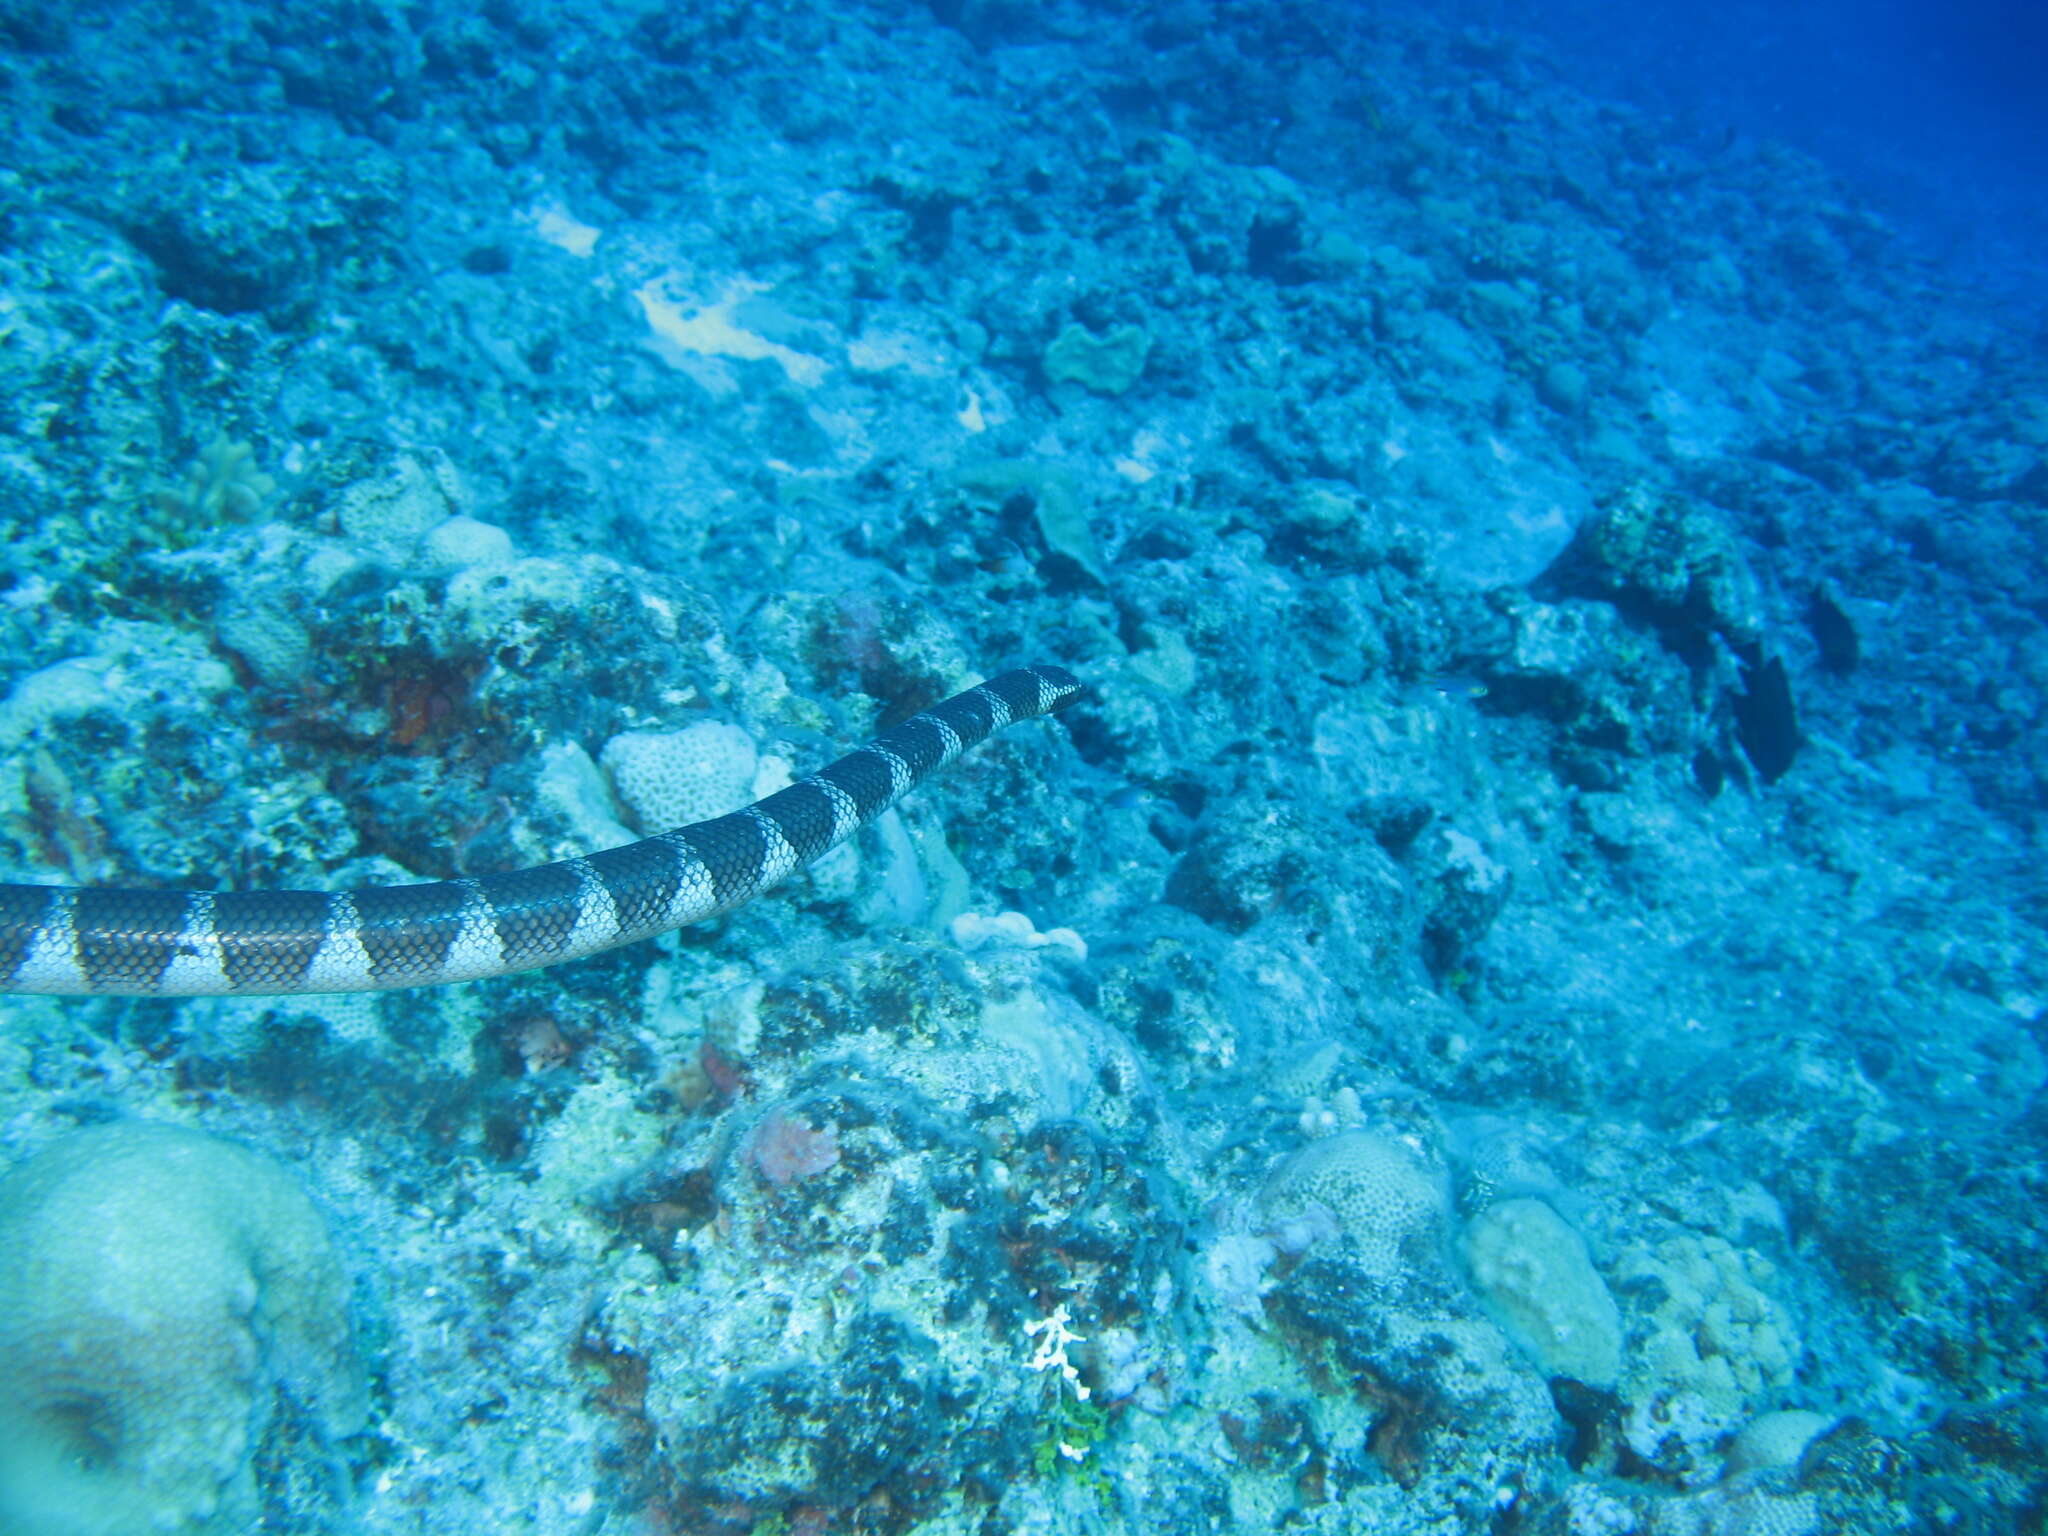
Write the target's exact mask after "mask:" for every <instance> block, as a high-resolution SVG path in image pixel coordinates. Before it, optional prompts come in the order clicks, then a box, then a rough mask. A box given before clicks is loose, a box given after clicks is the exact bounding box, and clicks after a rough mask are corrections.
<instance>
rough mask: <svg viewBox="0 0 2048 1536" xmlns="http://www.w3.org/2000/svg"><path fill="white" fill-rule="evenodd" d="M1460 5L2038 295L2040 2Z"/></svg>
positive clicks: (1514, 1)
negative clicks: (1805, 171) (1836, 179)
mask: <svg viewBox="0 0 2048 1536" xmlns="http://www.w3.org/2000/svg"><path fill="white" fill-rule="evenodd" d="M1455 3H1456V4H1457V6H1458V10H1459V14H1460V15H1461V17H1462V18H1463V19H1464V20H1466V21H1468V22H1470V23H1472V24H1475V25H1483V26H1491V27H1497V28H1500V29H1502V30H1505V31H1508V32H1512V33H1516V34H1519V35H1522V36H1524V37H1528V38H1531V39H1535V40H1538V41H1540V43H1541V44H1542V46H1543V48H1544V50H1545V51H1546V52H1547V53H1549V54H1550V56H1551V57H1552V58H1554V59H1555V60H1556V61H1557V63H1558V65H1559V66H1560V67H1561V68H1562V69H1563V70H1564V71H1565V73H1566V74H1567V75H1568V76H1569V77H1570V78H1571V79H1572V81H1573V82H1574V83H1575V84H1577V85H1579V86H1580V87H1582V88H1583V89H1585V90H1587V91H1589V92H1591V93H1593V94H1596V95H1601V96H1607V97H1612V98H1616V99H1620V100H1624V101H1628V102H1630V103H1632V104H1635V105H1637V106H1639V107H1643V108H1646V109H1650V110H1654V111H1659V112H1664V113H1669V114H1670V115H1672V116H1673V117H1676V118H1678V119H1680V120H1682V121H1684V122H1685V123H1686V124H1687V125H1688V126H1689V128H1690V130H1691V131H1692V132H1693V133H1695V134H1696V135H1698V136H1699V137H1700V138H1701V139H1702V140H1704V141H1707V142H1709V143H1715V144H1720V143H1727V144H1728V145H1729V147H1730V148H1731V149H1737V150H1739V149H1740V147H1741V143H1740V141H1741V140H1743V139H1776V140H1780V141H1783V142H1785V143H1789V144H1793V145H1796V146H1798V147H1800V148H1802V149H1805V150H1807V151H1809V152H1811V153H1813V154H1815V155H1818V156H1819V157H1821V158H1822V159H1824V160H1825V161H1827V162H1828V164H1829V165H1831V166H1832V167H1833V168H1835V169H1836V170H1837V171H1838V172H1840V173H1841V175H1842V176H1843V177H1844V178H1845V179H1846V180H1847V181H1848V182H1849V183H1851V184H1852V185H1853V186H1854V187H1856V188H1857V190H1858V191H1860V192H1861V193H1863V194H1864V195H1866V196H1868V197H1870V198H1871V199H1872V200H1873V201H1874V202H1875V203H1876V204H1877V206H1878V207H1880V208H1881V209H1882V210H1883V211H1884V213H1885V214H1886V215H1887V217H1889V218H1890V219H1891V220H1892V221H1893V222H1895V223H1896V224H1897V225H1898V227H1899V228H1900V229H1901V230H1902V231H1903V232H1905V233H1906V234H1908V235H1910V236H1911V237H1913V239H1914V240H1915V242H1916V243H1917V244H1919V245H1920V246H1921V247H1922V248H1923V249H1924V250H1926V251H1927V252H1928V253H1929V254H1930V255H1933V256H1935V257H1937V258H1938V259H1940V260H1941V261H1943V262H1944V263H1947V264H1950V265H1951V266H1952V267H1953V268H1954V269H1955V270H1956V272H1957V273H1958V275H1959V276H1965V277H1967V278H1969V279H1971V280H1973V281H1976V282H1981V283H1982V284H1984V285H1985V286H1988V287H1991V288H1994V289H1996V290H1998V291H2001V292H2003V293H2006V294H2009V295H2011V296H2014V297H2018V298H2022V299H2025V300H2027V301H2029V302H2031V303H2033V304H2035V305H2039V304H2041V303H2043V302H2048V4H2044V3H2042V0H1961V3H1956V0H1946V3H1945V0H1790V3H1788V0H1723V3H1716V4H1701V3H1698V0H1627V3H1617V0H1455ZM1428 9H1430V10H1431V11H1433V12H1434V13H1436V14H1439V15H1441V14H1442V13H1443V11H1442V7H1441V6H1431V7H1428Z"/></svg>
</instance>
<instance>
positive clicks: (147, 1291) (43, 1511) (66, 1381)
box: [0, 1122, 364, 1536]
mask: <svg viewBox="0 0 2048 1536" xmlns="http://www.w3.org/2000/svg"><path fill="white" fill-rule="evenodd" d="M347 1300H348V1285H347V1281H346V1280H345V1278H344V1277H343V1274H342V1271H341V1268H340V1266H339V1264H338V1263H337V1262H336V1259H335V1254H334V1249H333V1246H332V1245H331V1243H330V1242H329V1240H328V1236H327V1231H326V1228H325V1226H324V1225H323V1223H322V1221H321V1219H320V1215H319V1212H318V1211H316V1210H315V1209H314V1207H313V1203H312V1201H311V1200H309V1199H308V1198H307V1197H306V1195H305V1194H304V1193H303V1192H302V1191H301V1190H300V1189H299V1187H298V1185H297V1184H295V1183H294V1182H293V1181H292V1179H291V1177H290V1176H289V1175H288V1174H287V1173H286V1172H285V1171H284V1170H283V1169H282V1168H280V1167H278V1166H277V1165H276V1164H275V1163H272V1162H270V1161H269V1160H268V1159H266V1158H263V1157H260V1156H258V1155H257V1154H256V1153H254V1152H250V1151H248V1150H246V1149H245V1148H242V1147H239V1146H236V1145H234V1144H233V1143H230V1142H225V1141H221V1140H218V1139H216V1138H214V1137H211V1136H206V1135H202V1134H200V1133H198V1132H196V1131H188V1130H182V1129H179V1128H176V1127H173V1126H165V1125H148V1124H143V1123H139V1122H125V1123H118V1124H114V1125H106V1126H100V1127H97V1128H95V1129H92V1130H86V1131H80V1132H78V1133H76V1134H75V1135H72V1136H68V1137H66V1138H64V1139H63V1140H60V1141H58V1142H56V1143H54V1144H53V1145H51V1146H50V1147H48V1148H46V1149H45V1150H43V1151H42V1152H39V1153H37V1154H36V1155H35V1156H33V1157H31V1158H29V1159H28V1160H27V1161H25V1162H23V1163H21V1164H19V1165H18V1166H16V1167H15V1168H13V1169H12V1170H10V1171H9V1172H8V1174H7V1175H6V1177H5V1178H0V1361H4V1362H5V1379H6V1386H7V1390H6V1391H5V1392H4V1393H0V1536H137V1533H142V1532H152V1533H163V1536H219V1533H226V1532H230V1531H233V1532H242V1531H245V1530H251V1529H254V1528H255V1525H256V1522H257V1510H256V1502H257V1499H256V1480H255V1474H254V1472H253V1469H252V1457H253V1455H254V1452H255V1450H256V1447H257V1444H258V1442H259V1441H260V1439H261V1438H262V1435H263V1432H264V1429H265V1427H266V1425H267V1422H268V1420H269V1416H270V1411H271V1407H272V1403H273V1400H274V1397H275V1395H276V1392H277V1390H278V1389H280V1388H281V1389H283V1390H284V1391H285V1392H287V1393H288V1394H289V1395H290V1396H291V1398H292V1399H293V1400H294V1401H295V1402H296V1403H298V1404H299V1405H300V1406H301V1407H302V1408H303V1409H304V1410H305V1412H306V1414H307V1416H308V1419H309V1421H310V1424H311V1426H312V1428H313V1429H314V1430H315V1431H316V1432H317V1433H320V1434H324V1435H326V1436H327V1437H329V1438H330V1439H332V1438H334V1437H338V1436H340V1435H345V1434H348V1433H350V1432H352V1431H353V1430H355V1429H356V1428H358V1427H359V1426H360V1424H361V1421H362V1418H363V1412H364V1403H363V1388H362V1380H361V1376H360V1373H359V1369H358V1364H357V1360H356V1356H355V1354H354V1351H353V1347H352V1341H351V1337H350V1330H349V1324H348V1314H347Z"/></svg>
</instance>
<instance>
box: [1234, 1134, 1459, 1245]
mask: <svg viewBox="0 0 2048 1536" xmlns="http://www.w3.org/2000/svg"><path fill="white" fill-rule="evenodd" d="M1263 1203H1264V1205H1265V1208H1266V1211H1267V1214H1268V1215H1270V1216H1272V1217H1273V1218H1274V1219H1275V1220H1276V1221H1278V1222H1280V1223H1281V1224H1282V1226H1283V1229H1284V1228H1286V1227H1289V1226H1292V1225H1293V1224H1297V1223H1302V1222H1306V1223H1308V1224H1310V1226H1311V1227H1312V1226H1313V1224H1314V1223H1315V1222H1316V1221H1317V1220H1318V1218H1321V1219H1323V1220H1327V1221H1334V1222H1335V1224H1336V1227H1337V1230H1338V1232H1340V1233H1341V1234H1342V1235H1343V1236H1344V1237H1345V1238H1346V1239H1347V1240H1348V1241H1349V1243H1350V1246H1351V1249H1352V1252H1353V1254H1354V1256H1355V1257H1356V1259H1357V1261H1358V1265H1359V1267H1360V1268H1361V1269H1363V1270H1364V1271H1365V1272H1366V1273H1367V1274H1369V1275H1371V1276H1373V1277H1374V1278H1375V1279H1378V1280H1393V1279H1395V1278H1397V1277H1398V1276H1399V1274H1400V1272H1401V1268H1402V1263H1403V1260H1404V1258H1412V1257H1415V1256H1416V1255H1417V1253H1418V1252H1421V1251H1426V1250H1427V1249H1429V1248H1433V1246H1434V1245H1435V1244H1436V1243H1437V1242H1438V1241H1439V1240H1440V1238H1441V1235H1442V1232H1443V1226H1444V1222H1445V1219H1446V1215H1447V1212H1448V1211H1449V1192H1448V1190H1447V1188H1446V1185H1445V1180H1444V1176H1443V1174H1442V1173H1441V1172H1439V1171H1438V1170H1437V1169H1435V1168H1432V1167H1431V1166H1430V1165H1429V1164H1428V1163H1427V1162H1425V1161H1424V1159H1423V1157H1422V1155H1421V1154H1420V1153H1418V1152H1415V1151H1413V1150H1412V1149H1410V1148H1409V1147H1408V1146H1407V1145H1406V1144H1405V1143H1404V1142H1401V1141H1399V1140H1397V1139H1396V1138H1394V1137H1392V1136H1388V1135H1383V1134H1381V1133H1380V1132H1377V1131H1345V1132H1343V1133H1341V1134H1340V1135H1336V1136H1330V1137H1326V1138H1325V1139H1323V1140H1321V1141H1315V1142H1311V1143H1309V1145H1308V1146H1306V1147H1303V1148H1302V1149H1301V1150H1300V1151H1299V1152H1297V1153H1295V1154H1294V1155H1293V1156H1292V1157H1290V1158H1288V1159H1287V1161H1286V1162H1284V1163H1282V1164H1281V1165H1280V1167H1279V1169H1278V1170H1277V1171H1276V1172H1275V1173H1274V1175H1273V1177H1272V1178H1271V1179H1270V1180H1268V1181H1267V1184H1266V1192H1265V1197H1264V1202H1263ZM1278 1240H1279V1241H1280V1242H1281V1245H1282V1246H1283V1247H1287V1246H1292V1244H1291V1243H1290V1242H1289V1241H1287V1240H1286V1236H1285V1233H1284V1231H1283V1236H1282V1238H1281V1239H1278Z"/></svg>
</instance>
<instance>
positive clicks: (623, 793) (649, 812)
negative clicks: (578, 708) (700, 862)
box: [598, 720, 759, 832]
mask: <svg viewBox="0 0 2048 1536" xmlns="http://www.w3.org/2000/svg"><path fill="white" fill-rule="evenodd" d="M598 762H599V764H600V765H601V766H602V767H603V768H604V770H605V772H606V773H608V774H610V775H611V780H612V787H613V788H614V789H615V790H617V791H618V796H619V800H620V802H621V803H622V804H623V805H624V806H625V807H626V809H627V810H628V811H630V812H631V813H632V817H633V821H634V823H635V825H637V826H638V827H639V829H640V830H641V831H643V832H666V831H667V830H668V829H669V828H670V827H680V826H686V825H688V824H689V823H690V822H693V821H708V820H709V819H710V818H712V817H713V816H723V815H725V814H726V813H727V812H728V811H736V810H738V809H739V808H740V807H741V806H743V805H745V804H746V803H747V802H748V801H749V800H751V799H753V798H754V774H755V770H756V768H757V767H758V765H759V761H758V758H757V757H756V755H755V751H754V739H753V738H752V737H751V736H749V735H748V734H747V733H746V732H745V731H743V730H741V729H740V728H739V727H738V726H736V725H725V724H721V723H719V722H717V721H712V720H700V721H698V722H697V723H696V724H695V725H691V726H685V727H684V728H683V729H682V730H680V731H624V732H621V733H620V734H619V735H617V736H614V737H613V738H612V739H611V740H610V741H608V742H606V743H605V744H604V751H603V752H601V753H600V754H599V755H598Z"/></svg>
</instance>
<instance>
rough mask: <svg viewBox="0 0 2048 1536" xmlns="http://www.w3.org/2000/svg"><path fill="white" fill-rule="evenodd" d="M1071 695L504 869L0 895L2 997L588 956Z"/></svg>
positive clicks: (840, 832)
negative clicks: (371, 879) (550, 860)
mask: <svg viewBox="0 0 2048 1536" xmlns="http://www.w3.org/2000/svg"><path fill="white" fill-rule="evenodd" d="M1080 691H1081V684H1080V681H1079V679H1077V678H1076V677H1075V676H1074V675H1073V674H1072V673H1071V672H1068V671H1066V670H1065V669H1063V668H1060V667H1053V666H1033V667H1019V668H1018V669H1016V670H1015V671H1013V672H1005V673H1003V674H1002V675H1001V676H1000V677H994V678H991V679H990V680H989V681H987V682H985V683H983V684H982V685H981V686H980V687H978V688H970V689H968V690H967V691H966V692H965V693H961V694H956V695H954V696H953V697H952V698H950V699H948V700H946V701H945V702H944V703H943V704H937V705H934V706H933V707H932V708H930V709H928V710H926V711H925V712H924V713H923V714H920V715H913V716H911V717H910V718H909V719H908V720H905V721H904V722H903V723H902V724H901V725H898V726H895V727H893V728H892V729H890V730H887V731H884V732H883V733H882V734H881V735H879V736H877V737H876V738H875V739H874V740H873V741H871V742H869V743H868V744H867V745H866V746H864V747H862V748H860V749H859V750H858V751H856V752H852V753H849V754H848V755H847V756H845V757H842V758H840V759H839V761H838V762H836V763H834V764H832V765H831V766H830V767H829V768H826V769H824V770H823V771H822V772H819V773H817V774H814V775H812V776H811V777H810V778H808V779H802V780H799V781H798V782H797V783H795V784H792V785H790V786H789V788H787V789H784V790H779V791H777V792H776V793H775V794H772V795H770V796H769V797H768V798H767V799H765V800H761V801H757V802H756V803H755V804H753V805H750V806H748V807H747V808H746V809H745V810H742V811H735V812H733V813H732V814H731V815H730V816H720V817H717V818H716V819H714V820H711V821H700V822H695V823H692V824H691V825H690V826H687V827H677V828H675V829H674V830H672V831H668V832H663V833H660V834H659V835H657V836H654V837H649V838H643V839H642V840H641V841H639V842H637V843H628V844H626V845H625V846H624V847H622V848H612V849H609V850H607V851H605V852H603V853H593V854H587V855H585V856H584V857H582V858H580V859H563V860H562V861H561V862H560V863H556V864H541V865H537V866H535V867H534V868H532V869H521V870H514V871H512V872H511V873H509V874H502V875H483V876H480V877H478V878H476V879H473V880H443V881H439V882H436V883H434V884H431V885H396V886H383V887H372V888H370V889H366V890H358V891H333V892H329V891H220V892H212V891H146V890H101V889H97V888H76V887H70V886H53V885H0V992H41V993H86V994H91V995H94V996H99V997H108V996H112V997H195V996H208V995H215V994H221V993H235V994H250V993H255V994H263V993H280V992H374V991H383V990H386V989H388V988H392V987H425V986H435V985H438V984H439V983H442V982H449V981H474V980H476V979H478V978H479V977H485V976H503V975H506V974H508V973H510V972H513V971H524V970H531V969H533V968H534V967H536V966H543V965H555V964H558V963H559V962H561V961H563V960H575V959H578V958H580V957H582V956H584V955H594V954H597V953H598V952H599V951H601V950H606V949H612V948H615V947H616V946H618V945H620V944H631V943H632V942H633V941H634V940H636V939H644V938H647V937H649V936H650V935H652V934H657V933H663V932H666V931H667V930H668V929H670V928H676V927H680V926H681V925H682V924H684V923H694V922H700V921H702V920H703V919H704V918H707V917H713V916H715V915H717V914H718V913H720V912H724V911H726V910H728V909H729V908H732V907H736V906H738V905H740V904H741V903H742V902H744V901H748V900H751V899H752V898H753V897H755V896H758V895H759V894H760V893H761V892H763V891H765V890H767V889H768V888H769V887H770V886H772V885H774V884H775V883H776V882H777V881H779V880H781V879H782V878H783V877H784V876H786V875H788V874H789V873H790V871H792V870H795V869H799V868H801V867H802V866H804V865H806V864H808V863H810V862H811V861H812V860H813V859H815V858H817V857H818V856H819V855H820V854H822V853H824V852H825V851H826V850H827V849H828V848H831V847H833V846H834V845H835V844H837V843H839V842H840V841H842V840H843V839H845V838H846V837H848V836H850V835H851V834H852V833H853V832H855V831H856V830H858V829H859V828H861V827H864V826H866V825H867V824H868V823H869V822H871V821H873V820H874V819H875V818H876V817H877V816H879V815H881V814H882V812H884V811H886V810H887V809H888V808H889V807H890V806H892V805H894V804H895V803H896V802H897V801H898V800H899V799H901V798H902V797H903V796H904V795H905V794H907V793H908V792H909V791H910V790H911V789H913V788H914V787H916V786H917V785H918V784H920V783H922V782H923V781H924V780H925V779H926V778H928V777H929V776H930V775H931V774H933V773H935V772H937V771H938V770H939V769H941V768H943V767H945V766H946V765H947V764H948V763H950V762H952V761H953V759H954V758H956V757H958V756H959V755H960V754H961V753H962V752H964V751H966V750H967V749H968V748H969V747H972V746H976V745H978V744H979V743H981V742H983V741H985V740H987V739H988V738H989V737H990V736H991V735H993V734H994V733H995V732H996V731H999V730H1001V729H1002V728H1003V727H1004V726H1006V725H1008V724H1009V723H1010V722H1011V721H1013V720H1023V719H1027V718H1029V717H1030V716H1033V715H1043V714H1049V713H1051V712H1052V711H1053V710H1056V709H1060V708H1062V707H1064V706H1065V705H1067V704H1069V703H1071V702H1072V701H1073V699H1074V696H1075V695H1076V694H1078V693H1079V692H1080Z"/></svg>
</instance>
